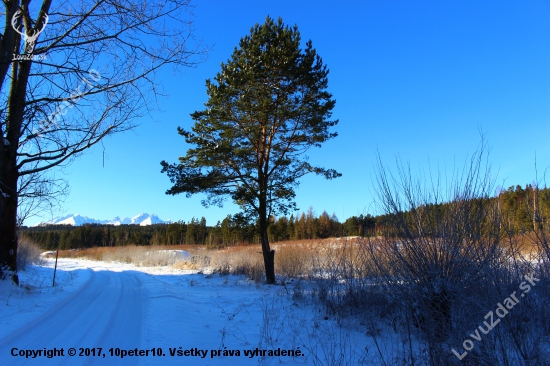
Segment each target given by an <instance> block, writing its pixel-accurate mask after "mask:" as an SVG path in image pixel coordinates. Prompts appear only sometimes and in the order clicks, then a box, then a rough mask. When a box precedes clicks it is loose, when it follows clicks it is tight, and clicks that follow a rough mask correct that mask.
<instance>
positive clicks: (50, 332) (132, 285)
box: [0, 271, 146, 366]
mask: <svg viewBox="0 0 550 366" xmlns="http://www.w3.org/2000/svg"><path fill="white" fill-rule="evenodd" d="M145 298H146V297H145V290H144V287H143V282H142V281H141V274H140V273H138V272H134V271H125V272H112V271H94V272H93V273H92V275H91V277H90V279H89V280H88V282H86V283H85V284H84V286H82V288H81V289H80V290H78V291H77V292H76V293H75V294H73V295H72V296H70V297H69V298H67V299H65V300H64V301H62V302H61V303H59V304H57V305H56V306H54V307H53V308H52V309H50V310H49V311H47V312H46V313H45V314H43V315H41V316H39V317H38V318H36V319H34V320H32V321H31V322H29V323H27V324H26V325H24V326H22V327H21V328H19V329H17V330H15V331H14V332H12V333H10V334H8V335H7V336H5V337H4V338H2V339H0V355H2V357H1V358H2V359H3V361H1V362H0V363H2V364H4V365H8V364H9V365H42V364H51V365H54V364H55V365H96V364H97V365H103V366H104V365H110V364H117V365H118V364H121V361H122V364H124V363H131V364H133V365H135V364H138V363H139V358H137V357H130V358H128V359H124V360H121V359H120V358H116V357H111V356H110V355H109V354H108V350H109V348H116V347H118V348H120V349H135V348H138V349H139V348H141V345H142V334H143V311H144V309H143V304H144V300H145ZM14 347H15V348H18V349H19V350H43V349H44V348H46V349H53V348H57V349H60V348H63V349H64V354H65V356H64V357H56V358H51V359H48V358H46V357H43V356H42V357H38V359H36V358H35V359H31V358H29V359H26V358H24V357H13V356H10V354H11V350H12V348H14ZM71 347H73V348H75V349H76V350H77V355H76V356H74V357H68V356H67V352H68V349H69V348H71ZM98 347H101V348H102V349H103V350H102V352H103V353H104V354H105V358H102V357H97V356H96V357H79V356H78V350H79V348H98ZM6 357H7V359H6ZM5 361H8V362H7V363H4V362H5Z"/></svg>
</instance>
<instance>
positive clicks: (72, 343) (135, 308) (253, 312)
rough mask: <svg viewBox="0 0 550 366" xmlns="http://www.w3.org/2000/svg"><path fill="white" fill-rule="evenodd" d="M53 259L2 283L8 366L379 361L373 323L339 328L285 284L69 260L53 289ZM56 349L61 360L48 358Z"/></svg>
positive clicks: (1, 331) (1, 327)
mask: <svg viewBox="0 0 550 366" xmlns="http://www.w3.org/2000/svg"><path fill="white" fill-rule="evenodd" d="M53 263H54V261H53V260H51V259H49V260H48V262H47V265H46V266H44V267H37V266H31V267H30V268H29V269H28V270H27V271H25V272H21V273H20V278H21V282H22V287H15V286H14V285H13V284H11V283H10V282H9V281H0V360H2V361H0V363H1V364H5V365H8V364H9V365H42V364H51V365H61V364H67V365H80V364H82V365H84V364H85V365H88V364H97V365H118V364H132V365H135V364H141V365H171V364H185V365H256V364H261V365H279V364H283V365H328V364H342V365H356V364H368V365H370V364H378V363H377V362H376V363H375V362H374V361H373V359H374V357H375V353H376V351H375V349H376V348H375V346H374V343H373V341H372V339H371V338H370V337H369V336H367V335H366V334H365V328H364V327H361V326H358V325H356V326H355V328H354V327H353V326H347V327H339V326H338V325H337V322H336V319H334V318H332V317H330V316H326V314H325V313H324V312H323V310H322V309H321V308H320V307H317V306H316V305H314V304H311V303H306V302H303V301H300V300H299V299H296V298H294V299H293V298H292V296H291V295H290V294H289V293H290V291H289V289H288V288H285V287H283V286H280V285H277V286H268V285H264V284H255V283H254V282H251V281H249V280H246V279H244V278H241V277H236V276H219V275H215V274H210V275H209V274H200V273H196V272H195V273H192V272H189V271H188V272H185V271H179V270H173V269H171V267H155V268H144V267H135V266H133V265H129V264H122V263H105V262H95V261H85V260H72V259H71V260H69V259H60V260H59V263H58V270H57V279H56V286H55V287H53V288H52V287H51V281H52V276H53ZM288 286H293V285H292V284H290V285H288ZM379 341H382V343H383V344H385V345H386V348H387V347H389V348H391V347H395V346H392V344H395V343H394V342H395V341H396V340H389V339H385V340H383V339H382V340H380V339H379ZM71 348H73V349H74V350H76V355H75V356H70V355H69V352H70V351H72V350H71ZM54 349H56V350H57V351H58V355H57V356H56V357H52V358H48V357H47V356H44V355H43V354H44V351H46V352H48V351H50V354H51V352H52V350H54ZM100 349H101V350H100ZM279 349H280V351H278V352H281V353H279V354H278V355H273V354H270V353H268V352H273V350H275V351H277V350H279ZM59 350H63V352H62V353H63V355H62V356H61V355H59V353H61V352H60V351H59ZM136 350H137V351H136ZM261 350H266V353H265V355H263V356H262V353H261ZM39 351H40V352H39ZM289 351H292V352H294V354H295V356H288V355H285V353H284V352H289ZM386 351H387V352H390V353H392V352H395V351H396V350H394V349H386ZM140 352H141V355H140ZM39 353H41V355H39ZM81 353H82V356H80V354H81ZM86 353H88V354H91V355H93V354H94V353H95V354H96V356H88V357H86V356H85V354H86ZM135 353H137V354H138V355H134V354H135ZM159 353H160V355H159ZM230 353H231V354H232V355H230ZM245 353H246V354H245ZM13 354H16V356H14V355H13ZM122 354H125V356H124V358H122V357H121V355H122ZM131 354H132V355H131ZM26 355H28V357H29V358H26ZM117 355H118V356H117ZM33 356H35V358H32V357H33Z"/></svg>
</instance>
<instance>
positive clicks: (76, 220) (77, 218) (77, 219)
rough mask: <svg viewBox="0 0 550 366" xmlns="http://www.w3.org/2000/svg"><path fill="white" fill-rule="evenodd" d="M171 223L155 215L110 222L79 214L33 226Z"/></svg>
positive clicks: (141, 215)
mask: <svg viewBox="0 0 550 366" xmlns="http://www.w3.org/2000/svg"><path fill="white" fill-rule="evenodd" d="M171 222H172V221H170V220H168V221H164V220H161V219H160V218H159V217H158V216H157V215H155V214H152V215H149V214H147V213H140V214H139V215H136V216H134V217H132V218H131V219H130V218H128V217H125V218H120V217H119V216H117V217H115V218H114V219H112V220H96V219H91V218H89V217H86V216H81V215H79V214H76V215H73V214H70V215H67V216H63V217H57V218H55V219H53V220H50V221H44V222H40V223H38V224H36V225H35V226H45V225H73V226H81V225H84V224H103V225H115V226H118V225H129V224H133V225H140V226H147V225H155V224H169V223H171Z"/></svg>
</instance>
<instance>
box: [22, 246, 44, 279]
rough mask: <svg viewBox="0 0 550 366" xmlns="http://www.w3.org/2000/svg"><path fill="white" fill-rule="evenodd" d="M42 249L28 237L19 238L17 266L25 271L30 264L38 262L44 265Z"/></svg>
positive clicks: (37, 263)
mask: <svg viewBox="0 0 550 366" xmlns="http://www.w3.org/2000/svg"><path fill="white" fill-rule="evenodd" d="M41 253H42V250H41V249H40V248H39V247H38V245H36V244H35V243H33V242H32V241H30V240H29V239H27V238H21V239H19V243H18V246H17V268H18V270H20V271H24V270H25V269H26V268H27V266H28V265H30V264H36V265H43V264H44V263H45V261H44V259H43V258H42V256H41V255H40V254H41Z"/></svg>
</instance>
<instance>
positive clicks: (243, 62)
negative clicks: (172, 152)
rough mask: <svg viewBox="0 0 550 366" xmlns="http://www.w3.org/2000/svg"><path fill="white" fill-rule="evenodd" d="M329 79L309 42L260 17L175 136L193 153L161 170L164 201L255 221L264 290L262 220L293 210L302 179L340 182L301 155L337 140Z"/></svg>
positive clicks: (268, 254)
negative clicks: (170, 198)
mask: <svg viewBox="0 0 550 366" xmlns="http://www.w3.org/2000/svg"><path fill="white" fill-rule="evenodd" d="M328 72H329V71H328V69H327V67H326V66H325V65H323V62H322V60H321V58H320V57H319V55H317V53H316V51H315V49H314V48H313V47H312V44H311V41H308V42H307V43H306V44H305V49H303V50H302V49H300V33H299V32H298V28H297V26H294V27H292V28H290V27H288V26H285V25H284V24H283V21H282V19H281V18H279V19H278V21H277V22H275V21H274V20H273V19H271V18H270V17H267V18H266V21H265V23H264V24H262V25H258V24H256V25H255V26H254V27H252V29H251V32H250V35H248V36H245V37H244V38H242V39H241V41H240V43H239V48H235V50H234V51H233V54H232V56H231V59H230V60H228V61H227V63H225V64H224V63H222V64H221V71H220V72H218V73H217V75H216V77H215V78H214V82H212V81H211V80H207V81H206V92H207V94H208V101H207V102H206V103H205V107H206V108H205V109H204V110H201V111H196V112H194V113H192V114H191V117H192V118H193V120H194V121H195V124H194V126H193V127H192V129H191V131H186V130H183V129H182V128H178V132H179V133H180V134H181V135H182V136H184V137H185V141H186V142H187V143H188V144H191V145H193V146H194V148H191V149H189V150H188V151H187V154H186V155H185V156H183V157H180V158H179V163H178V164H168V163H166V162H165V161H163V162H161V164H162V166H163V169H162V172H163V173H166V174H167V175H168V177H169V178H170V180H171V182H172V183H173V186H172V188H170V189H169V190H168V191H167V192H166V193H167V194H172V195H175V194H179V193H186V194H187V196H188V197H189V196H191V195H193V194H196V193H205V194H206V198H205V199H204V200H203V201H202V202H203V205H205V206H209V205H212V204H214V205H218V206H221V205H222V204H223V202H224V200H225V199H227V198H229V197H230V198H231V199H232V200H233V201H234V202H235V203H237V204H238V205H239V206H240V207H241V208H242V209H243V211H244V212H245V214H247V215H248V216H250V217H255V218H257V219H258V224H259V230H260V238H261V242H262V249H263V254H264V261H265V263H266V277H267V282H268V283H273V282H275V275H274V269H273V268H274V267H273V256H274V251H272V250H270V248H269V243H268V240H267V228H268V225H269V220H268V218H269V216H272V215H280V214H283V215H286V214H288V213H289V212H290V211H293V210H295V209H296V204H295V203H294V197H295V196H296V193H295V189H296V187H297V186H298V184H299V182H298V180H299V178H301V177H303V176H304V175H306V174H308V173H314V174H319V175H322V176H324V177H325V178H326V179H332V178H336V177H339V176H340V175H341V174H340V173H338V172H336V171H335V170H334V169H325V168H321V167H315V166H312V165H310V164H309V163H308V158H307V156H306V155H305V152H306V151H307V150H308V149H309V148H310V147H312V146H316V147H320V146H321V144H322V143H323V142H325V141H327V140H329V139H331V138H334V137H336V136H337V134H336V133H335V132H330V131H329V129H330V127H332V126H335V125H336V124H337V123H338V121H337V120H330V118H331V115H332V112H331V111H332V109H333V108H334V105H335V100H334V99H331V98H332V95H331V94H330V93H328V92H327V91H326V89H327V87H328V79H327V75H328Z"/></svg>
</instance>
